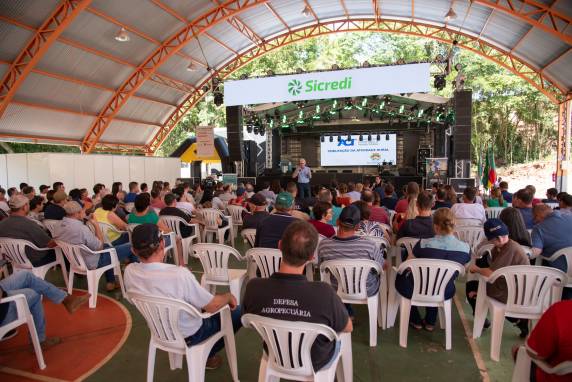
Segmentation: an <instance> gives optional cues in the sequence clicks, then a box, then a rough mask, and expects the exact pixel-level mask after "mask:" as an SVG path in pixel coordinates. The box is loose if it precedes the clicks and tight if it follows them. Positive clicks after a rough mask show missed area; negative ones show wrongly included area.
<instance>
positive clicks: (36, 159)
mask: <svg viewBox="0 0 572 382" xmlns="http://www.w3.org/2000/svg"><path fill="white" fill-rule="evenodd" d="M27 156H28V184H29V185H30V186H33V187H34V188H35V189H36V193H37V194H39V193H40V188H39V187H40V186H41V185H42V184H46V185H48V186H50V187H51V186H52V183H53V182H52V179H51V178H50V154H48V153H30V154H27ZM68 187H69V185H68Z"/></svg>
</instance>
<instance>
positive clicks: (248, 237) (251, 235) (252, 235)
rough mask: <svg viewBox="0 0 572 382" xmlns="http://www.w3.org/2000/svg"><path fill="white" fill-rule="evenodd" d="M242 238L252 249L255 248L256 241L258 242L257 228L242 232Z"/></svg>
mask: <svg viewBox="0 0 572 382" xmlns="http://www.w3.org/2000/svg"><path fill="white" fill-rule="evenodd" d="M240 236H242V239H243V240H244V242H245V243H248V244H250V246H251V247H254V241H255V240H256V228H246V229H243V230H242V231H240Z"/></svg>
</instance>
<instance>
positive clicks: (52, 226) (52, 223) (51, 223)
mask: <svg viewBox="0 0 572 382" xmlns="http://www.w3.org/2000/svg"><path fill="white" fill-rule="evenodd" d="M42 224H43V225H44V227H46V229H47V230H48V232H49V233H50V236H52V237H55V231H56V227H57V226H59V225H60V224H62V221H61V220H53V219H44V220H42Z"/></svg>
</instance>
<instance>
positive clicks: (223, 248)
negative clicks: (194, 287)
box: [193, 243, 247, 305]
mask: <svg viewBox="0 0 572 382" xmlns="http://www.w3.org/2000/svg"><path fill="white" fill-rule="evenodd" d="M193 252H194V256H195V257H198V258H199V260H200V261H201V264H202V266H203V270H204V273H203V276H202V277H201V285H202V286H203V287H204V288H207V289H209V290H210V291H211V293H215V292H216V286H217V285H228V286H229V287H230V292H231V293H232V295H233V296H234V297H235V298H236V302H237V304H239V305H240V300H241V298H240V292H241V291H242V284H244V281H245V280H246V276H247V274H246V269H229V268H228V260H229V258H230V256H231V255H232V256H234V257H235V258H236V259H238V260H240V261H243V260H244V257H242V255H241V254H240V252H238V251H237V250H236V249H234V248H232V247H230V246H228V245H224V244H214V243H201V244H196V245H194V246H193Z"/></svg>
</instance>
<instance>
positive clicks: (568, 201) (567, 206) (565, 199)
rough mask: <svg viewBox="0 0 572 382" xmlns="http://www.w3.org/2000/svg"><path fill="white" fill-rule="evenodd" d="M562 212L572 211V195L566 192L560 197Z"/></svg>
mask: <svg viewBox="0 0 572 382" xmlns="http://www.w3.org/2000/svg"><path fill="white" fill-rule="evenodd" d="M559 206H560V208H559V209H560V212H562V213H568V214H570V213H572V195H570V194H564V195H562V197H561V198H560V205H559Z"/></svg>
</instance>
